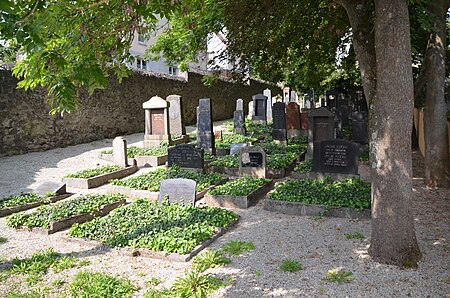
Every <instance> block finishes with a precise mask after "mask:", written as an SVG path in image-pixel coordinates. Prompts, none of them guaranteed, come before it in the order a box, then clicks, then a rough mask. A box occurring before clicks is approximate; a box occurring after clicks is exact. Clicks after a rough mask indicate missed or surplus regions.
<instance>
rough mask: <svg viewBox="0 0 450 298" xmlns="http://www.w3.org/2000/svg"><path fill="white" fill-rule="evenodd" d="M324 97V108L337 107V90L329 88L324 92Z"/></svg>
mask: <svg viewBox="0 0 450 298" xmlns="http://www.w3.org/2000/svg"><path fill="white" fill-rule="evenodd" d="M325 98H326V101H327V105H326V108H327V109H328V110H331V109H332V108H336V107H337V103H338V100H339V92H338V91H337V90H329V91H327V92H325Z"/></svg>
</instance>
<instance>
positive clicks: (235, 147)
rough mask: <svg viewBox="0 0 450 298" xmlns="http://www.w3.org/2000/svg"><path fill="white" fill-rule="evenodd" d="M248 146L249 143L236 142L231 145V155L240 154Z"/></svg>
mask: <svg viewBox="0 0 450 298" xmlns="http://www.w3.org/2000/svg"><path fill="white" fill-rule="evenodd" d="M244 147H247V143H235V144H231V145H230V155H235V154H240V153H241V150H242V148H244Z"/></svg>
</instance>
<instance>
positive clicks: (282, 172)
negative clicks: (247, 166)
mask: <svg viewBox="0 0 450 298" xmlns="http://www.w3.org/2000/svg"><path fill="white" fill-rule="evenodd" d="M292 168H293V166H291V167H288V168H282V169H269V168H266V178H272V179H278V178H283V177H286V176H287V175H288V174H289V173H290V172H291V170H292ZM208 172H210V173H211V172H214V173H220V174H225V175H228V176H235V177H239V168H228V167H217V166H211V167H209V170H208Z"/></svg>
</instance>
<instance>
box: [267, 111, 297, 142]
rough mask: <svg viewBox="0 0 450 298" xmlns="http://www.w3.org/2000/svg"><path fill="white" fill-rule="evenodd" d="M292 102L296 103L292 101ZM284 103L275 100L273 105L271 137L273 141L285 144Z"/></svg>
mask: <svg viewBox="0 0 450 298" xmlns="http://www.w3.org/2000/svg"><path fill="white" fill-rule="evenodd" d="M294 104H296V103H295V102H294ZM285 108H286V105H285V103H284V102H277V103H275V104H274V105H273V110H272V115H273V129H272V138H273V140H274V141H275V142H278V143H281V144H285V145H286V144H287V137H286V110H285Z"/></svg>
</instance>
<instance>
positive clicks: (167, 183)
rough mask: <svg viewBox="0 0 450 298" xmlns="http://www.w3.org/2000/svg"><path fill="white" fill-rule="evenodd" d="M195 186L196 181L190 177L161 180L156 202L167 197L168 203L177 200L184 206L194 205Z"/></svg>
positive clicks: (160, 201)
mask: <svg viewBox="0 0 450 298" xmlns="http://www.w3.org/2000/svg"><path fill="white" fill-rule="evenodd" d="M196 187H197V182H195V181H194V180H191V179H182V178H177V179H167V180H162V181H161V184H160V187H159V195H158V203H162V202H163V201H164V200H166V199H167V200H168V201H169V203H172V202H177V203H179V204H182V205H184V206H187V205H195V196H196V195H197V190H196Z"/></svg>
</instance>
